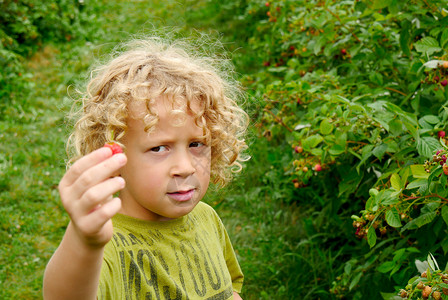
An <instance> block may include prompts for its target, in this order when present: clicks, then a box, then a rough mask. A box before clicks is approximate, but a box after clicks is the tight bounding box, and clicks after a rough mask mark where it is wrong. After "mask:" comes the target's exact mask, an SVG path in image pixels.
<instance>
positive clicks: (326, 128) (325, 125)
mask: <svg viewBox="0 0 448 300" xmlns="http://www.w3.org/2000/svg"><path fill="white" fill-rule="evenodd" d="M333 128H334V125H333V124H331V123H330V120H328V119H324V120H322V122H320V126H319V129H320V132H321V133H322V134H323V135H327V134H330V133H331V132H332V131H333Z"/></svg>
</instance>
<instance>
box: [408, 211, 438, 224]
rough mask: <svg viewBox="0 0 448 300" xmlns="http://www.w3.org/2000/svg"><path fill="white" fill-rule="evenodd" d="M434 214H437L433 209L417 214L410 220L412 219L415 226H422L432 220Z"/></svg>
mask: <svg viewBox="0 0 448 300" xmlns="http://www.w3.org/2000/svg"><path fill="white" fill-rule="evenodd" d="M436 215H437V212H435V211H433V212H429V213H425V214H421V215H420V216H418V217H417V218H415V219H414V220H412V221H414V223H415V225H417V227H422V226H423V225H426V224H428V223H431V222H432V221H433V220H434V218H435V217H436Z"/></svg>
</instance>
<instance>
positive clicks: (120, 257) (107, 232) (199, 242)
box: [43, 39, 247, 300]
mask: <svg viewBox="0 0 448 300" xmlns="http://www.w3.org/2000/svg"><path fill="white" fill-rule="evenodd" d="M224 62H225V61H224ZM216 63H217V64H216ZM222 63H223V61H222V60H220V61H214V60H212V59H209V58H205V57H199V56H194V55H189V54H188V53H187V51H186V50H185V47H184V46H179V45H178V44H165V43H163V42H162V41H160V40H158V39H148V40H145V41H137V42H136V43H134V44H133V45H131V49H129V50H127V51H126V52H124V53H122V54H121V55H119V56H117V57H116V58H114V59H112V60H111V61H110V62H109V63H108V64H107V65H105V66H104V67H101V68H99V69H98V70H96V76H94V77H93V78H92V79H91V81H90V83H89V85H88V87H87V95H86V96H85V97H84V98H83V99H82V109H81V110H80V112H79V114H80V116H79V117H78V121H77V123H76V125H75V129H74V132H73V134H72V136H71V137H70V141H71V143H72V144H73V145H74V148H75V149H76V152H77V155H76V156H75V157H74V158H73V159H72V161H76V162H75V163H74V164H73V165H72V166H71V167H70V168H69V170H68V171H67V172H66V174H65V175H64V177H63V178H62V180H61V182H60V184H59V192H60V195H61V200H62V203H63V205H64V208H65V209H66V210H67V212H68V214H69V216H70V219H71V221H70V223H69V225H68V227H67V229H66V233H65V235H64V237H63V239H62V241H61V243H60V245H59V247H58V249H57V250H56V252H55V253H54V255H53V257H52V258H51V260H50V262H49V263H48V266H47V268H46V270H45V275H44V289H43V293H44V298H45V299H58V300H59V299H76V300H79V299H82V300H86V299H232V298H233V299H241V298H240V296H239V294H238V293H239V292H240V291H241V287H242V283H243V274H242V272H241V269H240V267H239V265H238V262H237V259H236V256H235V253H234V250H233V248H232V245H231V243H230V240H229V237H228V235H227V233H226V230H225V228H224V226H223V224H222V222H221V220H220V219H219V217H218V216H217V214H216V212H215V211H214V210H213V209H212V208H211V207H210V206H208V205H207V204H205V203H203V202H201V199H202V198H203V196H204V195H205V193H206V191H207V188H208V186H209V182H210V181H213V182H214V183H217V184H221V185H223V184H225V183H227V182H228V181H229V180H230V177H231V173H232V171H234V170H231V168H235V166H236V167H237V168H236V169H240V168H241V165H240V163H239V161H241V160H242V151H243V150H244V149H245V148H246V144H245V142H244V139H243V134H244V132H245V129H246V126H247V114H246V113H245V112H244V111H243V110H242V109H240V108H239V107H238V105H237V104H236V100H237V99H236V98H238V95H239V92H238V86H237V84H236V83H235V81H231V80H229V79H228V77H226V76H222V75H220V74H221V73H220V71H219V69H218V68H216V67H215V66H216V65H218V66H221V64H222ZM112 141H116V142H117V143H119V144H120V146H121V147H122V148H123V151H124V153H118V154H113V152H112V150H111V149H110V148H108V147H103V146H104V145H105V143H108V142H112ZM117 194H118V197H115V195H117Z"/></svg>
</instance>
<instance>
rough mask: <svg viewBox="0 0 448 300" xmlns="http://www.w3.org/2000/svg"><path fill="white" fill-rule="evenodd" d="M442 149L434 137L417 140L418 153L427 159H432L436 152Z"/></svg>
mask: <svg viewBox="0 0 448 300" xmlns="http://www.w3.org/2000/svg"><path fill="white" fill-rule="evenodd" d="M439 148H440V142H439V141H438V140H437V139H435V138H433V137H428V136H425V137H422V138H419V139H417V151H418V153H419V154H420V155H421V156H423V157H426V158H431V157H432V155H433V153H434V151H436V150H437V149H439Z"/></svg>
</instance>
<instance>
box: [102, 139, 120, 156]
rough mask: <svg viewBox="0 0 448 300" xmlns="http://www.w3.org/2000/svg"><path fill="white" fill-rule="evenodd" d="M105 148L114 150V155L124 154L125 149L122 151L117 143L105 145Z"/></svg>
mask: <svg viewBox="0 0 448 300" xmlns="http://www.w3.org/2000/svg"><path fill="white" fill-rule="evenodd" d="M104 147H107V148H109V149H110V150H112V155H115V154H118V153H123V149H121V147H120V145H118V144H117V143H113V142H112V143H105V144H104Z"/></svg>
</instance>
